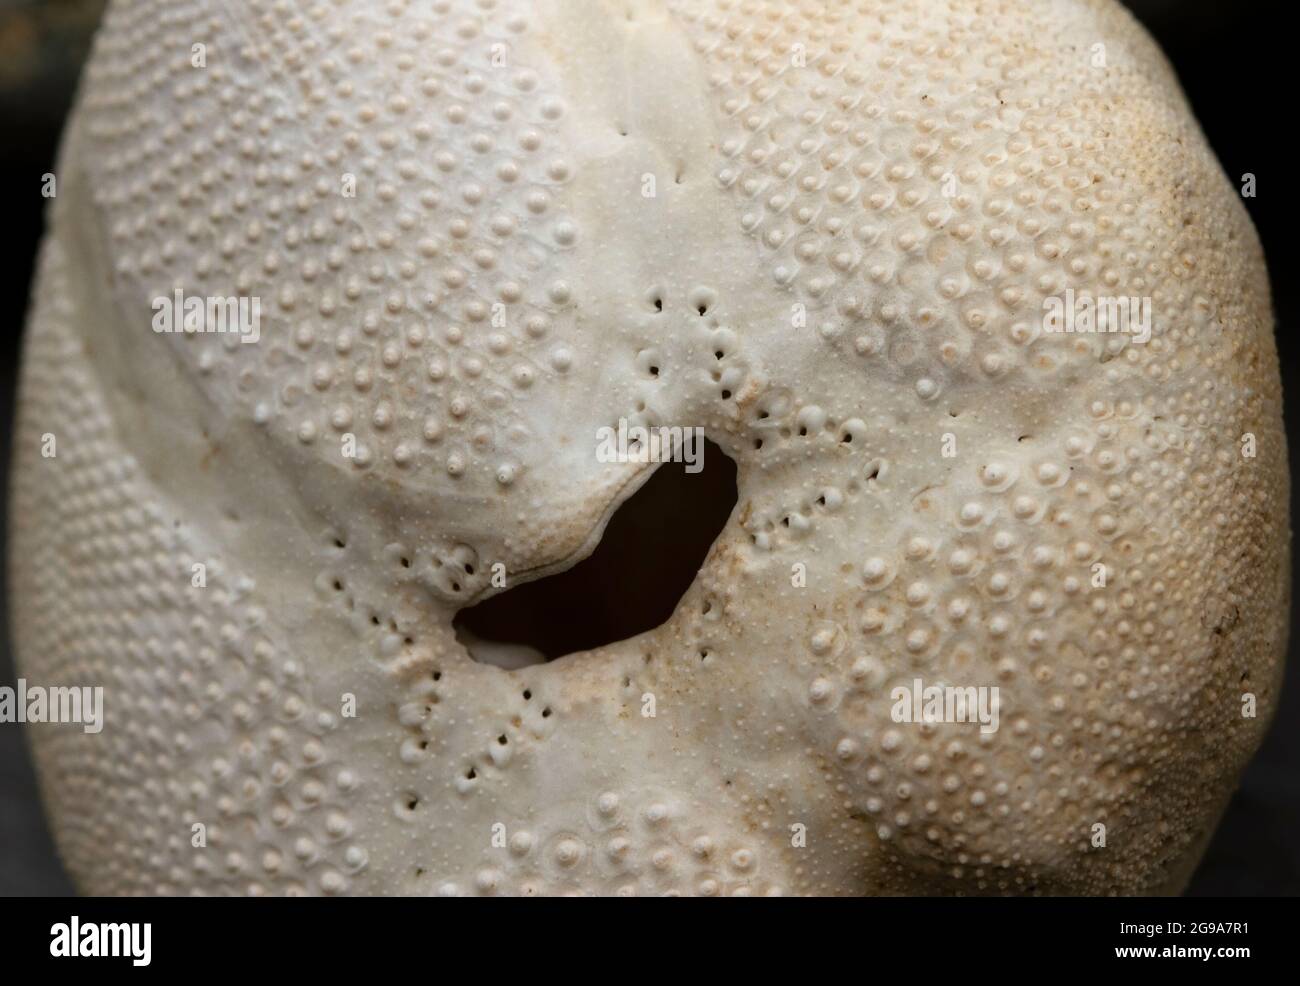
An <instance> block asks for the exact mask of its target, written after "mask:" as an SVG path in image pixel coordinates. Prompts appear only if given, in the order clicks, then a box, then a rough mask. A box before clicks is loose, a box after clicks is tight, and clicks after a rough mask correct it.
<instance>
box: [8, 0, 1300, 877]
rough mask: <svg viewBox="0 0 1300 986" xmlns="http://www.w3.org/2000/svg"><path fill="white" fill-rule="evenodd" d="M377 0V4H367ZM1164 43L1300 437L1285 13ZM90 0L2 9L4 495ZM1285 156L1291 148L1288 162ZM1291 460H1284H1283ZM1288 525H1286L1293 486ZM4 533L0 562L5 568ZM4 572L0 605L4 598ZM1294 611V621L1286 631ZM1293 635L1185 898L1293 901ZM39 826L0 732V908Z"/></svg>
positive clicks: (1164, 20)
mask: <svg viewBox="0 0 1300 986" xmlns="http://www.w3.org/2000/svg"><path fill="white" fill-rule="evenodd" d="M376 2H378V0H376ZM1127 4H1128V6H1129V8H1130V9H1131V10H1133V12H1134V13H1136V14H1137V15H1138V17H1139V18H1140V19H1141V20H1142V21H1143V22H1144V23H1145V24H1146V26H1147V28H1148V30H1150V31H1151V33H1152V34H1153V35H1155V37H1156V40H1157V41H1159V42H1160V44H1161V46H1162V47H1163V48H1164V50H1165V52H1166V54H1167V55H1168V56H1169V59H1170V61H1172V62H1173V64H1174V67H1175V69H1176V70H1177V72H1178V75H1179V78H1180V79H1181V80H1182V83H1183V87H1184V89H1185V90H1186V92H1187V97H1188V99H1189V101H1190V102H1191V104H1192V108H1193V110H1194V111H1195V113H1196V115H1197V117H1198V118H1199V119H1200V121H1201V125H1202V126H1203V127H1204V128H1205V132H1206V134H1207V135H1208V136H1209V139H1210V144H1211V146H1212V147H1213V148H1214V150H1215V152H1216V153H1217V154H1218V156H1219V160H1220V161H1222V162H1223V166H1224V169H1225V170H1226V171H1227V173H1228V174H1229V175H1230V176H1232V178H1233V180H1234V182H1239V181H1240V176H1241V175H1242V174H1244V173H1246V172H1250V173H1253V174H1254V175H1255V176H1256V178H1257V182H1258V189H1257V197H1256V198H1253V199H1245V200H1244V201H1245V203H1246V208H1247V209H1249V211H1250V214H1251V216H1252V217H1253V219H1254V221H1255V225H1256V226H1257V227H1258V229H1259V235H1260V238H1261V239H1262V240H1263V242H1264V252H1265V254H1266V255H1267V257H1268V261H1269V271H1270V273H1271V275H1272V280H1273V294H1274V304H1275V306H1276V312H1277V337H1278V349H1279V351H1280V354H1281V360H1282V378H1283V387H1284V389H1285V392H1286V395H1287V398H1288V403H1287V407H1286V422H1287V431H1288V433H1289V434H1290V435H1291V436H1292V439H1293V441H1294V439H1295V436H1297V435H1300V410H1297V400H1296V395H1297V394H1298V393H1300V377H1298V375H1297V366H1298V364H1300V353H1298V352H1297V350H1298V348H1300V347H1298V346H1297V343H1296V341H1295V340H1293V339H1292V338H1291V332H1290V330H1291V327H1292V326H1293V325H1295V324H1296V285H1295V282H1293V281H1292V280H1291V279H1290V276H1289V274H1288V271H1289V269H1290V267H1291V265H1292V264H1293V263H1294V262H1295V260H1296V249H1295V245H1294V242H1295V241H1294V237H1295V234H1296V228H1297V227H1296V223H1295V215H1294V211H1293V209H1292V208H1291V204H1292V200H1293V198H1292V197H1293V195H1294V192H1293V191H1292V190H1291V188H1290V183H1292V182H1293V181H1294V180H1295V176H1294V172H1293V169H1292V165H1293V160H1294V159H1293V157H1291V155H1290V154H1289V153H1288V155H1287V157H1284V155H1283V149H1282V146H1281V145H1282V140H1283V139H1284V137H1285V138H1286V139H1287V140H1288V143H1290V142H1291V139H1292V134H1290V133H1289V131H1290V129H1291V126H1292V121H1291V119H1290V115H1289V114H1288V113H1287V112H1286V111H1287V104H1288V102H1289V100H1290V99H1292V98H1294V94H1295V92H1296V86H1295V84H1294V81H1293V79H1292V78H1291V74H1290V71H1289V70H1290V69H1291V64H1292V60H1293V58H1294V57H1295V56H1294V54H1293V52H1292V50H1291V48H1292V46H1291V38H1292V37H1293V35H1292V33H1291V30H1290V28H1291V25H1290V24H1289V23H1285V24H1284V23H1282V21H1283V19H1287V18H1288V17H1289V14H1290V8H1291V4H1289V3H1278V2H1276V0H1127ZM97 6H98V0H39V2H26V0H0V188H5V189H9V190H10V191H11V194H10V196H9V198H8V199H7V200H6V201H5V208H4V212H3V214H2V215H0V228H2V229H3V234H2V235H3V238H4V244H5V251H4V254H5V255H4V262H3V264H0V306H3V307H2V309H0V490H3V491H4V492H6V493H7V489H8V480H7V472H8V464H9V440H10V422H11V415H12V413H13V401H14V379H15V376H16V374H17V366H18V351H19V343H20V339H21V334H22V326H23V321H24V316H25V313H26V307H27V299H28V291H29V282H30V280H31V274H32V261H33V257H34V253H35V249H36V244H37V241H38V240H39V238H40V233H41V229H42V223H43V220H42V213H43V206H44V202H45V200H44V199H43V198H41V196H40V195H39V187H40V175H41V174H43V173H44V172H46V171H50V170H52V169H53V165H54V154H55V150H56V147H57V143H58V135H59V130H60V128H61V125H62V119H63V115H64V113H65V112H66V111H67V106H68V104H69V102H70V100H71V97H72V89H73V86H74V84H75V78H76V70H77V66H78V65H79V63H80V59H81V54H82V51H83V49H84V44H85V40H84V30H83V25H84V24H85V23H86V22H87V18H88V17H89V16H92V15H93V13H94V11H95V8H96V7H97ZM1289 151H1290V148H1288V152H1289ZM1296 458H1297V453H1296V451H1295V450H1294V449H1293V451H1292V461H1293V462H1294V461H1295V459H1296ZM1291 513H1292V516H1293V517H1295V516H1297V515H1298V514H1297V510H1296V484H1295V483H1294V482H1293V488H1292V504H1291ZM3 536H4V534H3V531H0V557H3V550H2V548H3ZM3 580H4V574H3V572H0V599H2V598H4V586H3ZM1294 616H1295V612H1294V609H1293V611H1292V623H1293V624H1294V622H1295V621H1294ZM7 618H8V613H7V611H5V610H4V609H0V684H10V685H12V684H13V681H14V673H13V667H12V662H11V660H10V655H9V648H8V628H7ZM1296 636H1297V635H1296V633H1295V632H1294V629H1293V631H1292V640H1291V648H1290V652H1289V654H1288V663H1289V664H1290V665H1291V668H1290V670H1289V674H1288V676H1287V679H1286V683H1285V686H1284V688H1283V690H1282V700H1281V705H1280V707H1279V709H1278V712H1277V717H1276V720H1275V721H1274V723H1273V728H1272V731H1271V733H1270V734H1269V736H1268V739H1267V740H1266V741H1265V743H1264V746H1263V747H1262V748H1261V750H1260V751H1259V754H1258V755H1257V756H1256V758H1255V760H1254V761H1253V762H1252V763H1251V765H1250V766H1249V767H1248V768H1247V770H1246V772H1245V774H1244V776H1243V778H1242V783H1241V787H1240V789H1239V790H1238V791H1237V793H1236V795H1235V797H1234V798H1233V800H1232V804H1231V806H1230V807H1229V809H1228V812H1227V814H1226V815H1225V816H1224V819H1223V822H1222V824H1221V825H1220V826H1219V829H1218V832H1217V833H1216V834H1215V837H1214V841H1213V842H1212V843H1211V845H1210V848H1209V850H1208V852H1207V853H1206V855H1205V859H1204V861H1203V862H1202V864H1201V867H1200V869H1199V870H1198V871H1197V874H1196V876H1195V877H1194V878H1193V880H1192V883H1191V887H1190V888H1189V890H1188V893H1189V894H1190V895H1193V896H1212V895H1225V896H1262V895H1287V896H1291V895H1296V894H1297V893H1298V892H1300V773H1298V772H1297V769H1296V765H1297V763H1300V759H1298V758H1297V754H1298V753H1300V669H1297V668H1296V667H1295V652H1296V650H1297V647H1298V646H1300V641H1297V639H1296ZM72 889H73V888H72V884H71V883H70V882H69V880H68V878H67V876H66V875H65V874H64V872H63V869H62V867H61V866H60V864H59V862H58V858H57V856H56V855H55V852H54V847H53V844H52V843H51V841H50V836H49V833H48V831H47V829H46V827H45V822H44V819H43V817H42V814H41V809H40V804H39V800H38V798H37V793H36V782H35V778H34V776H33V774H32V769H31V765H30V760H29V758H28V751H27V748H26V744H25V739H24V736H23V733H22V730H21V729H16V728H12V727H0V895H47V894H67V893H71V892H72Z"/></svg>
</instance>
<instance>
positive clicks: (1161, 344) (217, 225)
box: [10, 0, 1289, 894]
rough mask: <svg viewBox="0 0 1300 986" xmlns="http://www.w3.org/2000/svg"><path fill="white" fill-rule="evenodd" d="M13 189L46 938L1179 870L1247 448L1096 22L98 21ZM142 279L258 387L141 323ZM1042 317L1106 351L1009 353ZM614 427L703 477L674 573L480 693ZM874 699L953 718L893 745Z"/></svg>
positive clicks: (1190, 162) (27, 604) (1215, 705)
mask: <svg viewBox="0 0 1300 986" xmlns="http://www.w3.org/2000/svg"><path fill="white" fill-rule="evenodd" d="M195 43H203V44H205V45H207V65H206V67H205V68H194V67H192V66H191V64H190V51H191V46H192V45H193V44H195ZM1097 44H1101V45H1104V46H1105V53H1106V59H1105V61H1106V64H1105V66H1104V67H1099V66H1097V65H1095V64H1093V60H1092V57H1091V56H1092V54H1093V53H1094V51H1095V50H1096V49H1095V48H1094V46H1095V45H1097ZM497 46H500V47H497ZM347 174H351V175H355V176H356V179H357V196H356V197H355V198H348V197H344V196H343V195H342V194H341V187H342V182H343V176H344V175H347ZM647 175H649V176H653V178H654V185H655V195H654V196H653V197H646V196H644V195H643V194H642V189H643V188H644V187H645V185H644V179H645V176H647ZM950 179H951V180H950ZM59 183H60V184H59V189H60V192H59V197H58V199H57V201H56V204H55V206H54V209H53V213H52V217H51V218H52V227H51V232H50V235H49V236H48V238H47V241H46V244H45V247H44V251H43V257H42V263H41V272H40V277H39V282H38V287H37V293H36V300H35V304H34V308H33V312H32V316H31V320H30V325H29V331H28V339H27V349H26V358H25V365H24V375H23V383H22V400H21V411H20V426H19V431H18V434H17V436H16V444H15V447H16V455H17V462H16V485H15V494H14V506H13V514H12V517H11V524H12V529H13V544H14V547H13V551H12V555H11V558H10V567H11V572H12V581H13V587H14V588H13V598H12V601H11V607H12V611H13V614H14V621H15V629H16V638H17V647H18V653H19V657H20V659H21V668H22V670H23V671H24V673H25V674H27V675H28V677H30V678H32V679H39V680H41V681H44V682H47V683H51V684H64V683H66V684H82V685H94V684H102V685H104V686H105V688H106V696H105V701H106V725H105V728H104V730H103V732H102V734H100V735H98V736H87V735H85V734H83V733H82V732H81V731H80V730H79V729H77V728H75V727H70V728H68V729H66V730H65V729H63V728H61V727H55V726H46V727H43V728H42V727H34V728H33V729H32V731H31V736H32V741H33V744H34V749H35V752H36V757H37V760H38V764H39V766H40V772H41V780H42V786H43V789H44V793H45V797H46V801H47V804H48V806H49V810H50V814H51V818H52V821H53V824H54V829H55V835H56V838H57V840H58V843H59V845H60V848H61V850H62V852H63V854H64V857H65V859H66V860H67V862H68V865H69V868H70V869H71V871H72V872H73V874H74V875H75V876H76V878H77V879H78V880H79V882H80V883H81V885H82V887H83V888H84V889H85V890H87V891H89V892H92V893H125V892H143V893H155V892H191V891H197V892H207V893H256V892H266V893H342V892H352V893H417V894H418V893H468V894H474V893H503V894H515V893H519V894H549V893H569V892H581V893H638V894H644V893H667V892H674V893H701V894H732V893H788V894H806V893H832V894H866V893H900V892H901V893H1030V892H1039V893H1062V892H1064V893H1111V892H1118V893H1143V892H1162V891H1163V892H1167V891H1173V890H1177V889H1178V888H1179V887H1180V886H1181V885H1182V883H1183V882H1184V881H1185V880H1186V879H1187V877H1188V874H1189V873H1190V871H1191V868H1192V867H1193V866H1194V865H1195V862H1196V859H1197V858H1198V856H1199V853H1200V852H1201V849H1202V848H1203V845H1204V841H1205V839H1206V838H1207V837H1208V834H1209V832H1210V831H1211V830H1212V827H1213V825H1214V823H1215V821H1216V819H1217V817H1218V814H1219V812H1220V811H1221V809H1222V806H1223V804H1224V802H1225V800H1226V797H1227V796H1228V794H1229V792H1230V790H1231V788H1232V786H1233V784H1234V783H1235V779H1236V777H1237V774H1238V772H1239V770H1240V769H1241V767H1242V765H1243V764H1244V763H1245V761H1246V760H1247V758H1248V757H1249V756H1250V755H1251V753H1252V752H1253V751H1254V749H1255V748H1256V746H1257V745H1258V743H1259V740H1260V737H1261V734H1262V730H1263V728H1264V727H1265V726H1266V724H1267V722H1268V719H1269V717H1270V715H1271V713H1272V710H1273V707H1274V702H1275V698H1276V690H1277V683H1278V680H1279V675H1280V673H1281V655H1282V653H1283V649H1284V636H1285V619H1286V613H1287V599H1288V591H1289V588H1288V581H1287V574H1286V573H1287V571H1288V567H1287V555H1288V539H1289V529H1288V523H1287V479H1286V449H1285V445H1284V441H1283V435H1282V430H1281V415H1280V389H1279V383H1278V375H1277V365H1276V363H1277V361H1276V354H1275V350H1274V345H1273V340H1272V318H1271V313H1270V309H1269V301H1268V285H1267V283H1266V278H1265V274H1264V266H1263V263H1262V258H1261V256H1260V251H1259V247H1258V243H1257V241H1256V237H1255V234H1254V231H1253V230H1252V228H1251V226H1250V223H1249V221H1248V219H1247V217H1246V214H1245V212H1244V210H1243V209H1242V207H1241V204H1240V203H1239V202H1238V201H1237V200H1236V196H1235V194H1234V189H1233V187H1232V186H1231V184H1230V183H1229V182H1228V181H1227V180H1226V178H1225V177H1224V175H1223V174H1222V173H1221V171H1220V170H1219V168H1218V166H1217V164H1216V162H1215V161H1214V159H1213V157H1212V155H1211V154H1210V152H1209V150H1208V148H1207V147H1206V145H1205V141H1204V139H1203V137H1202V135H1201V134H1200V132H1199V130H1198V129H1197V127H1196V125H1195V123H1194V121H1193V120H1192V118H1191V116H1190V114H1189V112H1188V109H1187V107H1186V105H1185V103H1184V100H1183V98H1182V96H1181V94H1180V93H1179V92H1178V90H1177V87H1176V84H1175V82H1174V80H1173V78H1172V76H1171V73H1170V72H1169V71H1168V68H1167V66H1166V65H1165V63H1164V61H1163V60H1162V58H1161V57H1160V55H1159V53H1158V52H1157V51H1156V50H1155V49H1154V47H1153V46H1152V45H1151V44H1150V42H1149V41H1148V39H1147V38H1146V37H1145V36H1144V35H1143V33H1142V32H1141V31H1140V29H1139V28H1138V27H1137V26H1136V24H1135V23H1134V22H1133V21H1132V19H1131V18H1130V17H1129V16H1128V15H1126V14H1125V13H1123V12H1122V11H1121V10H1120V8H1119V7H1118V6H1117V5H1115V4H1113V3H1109V2H1096V3H1084V2H1073V0H1055V2H1050V3H1044V2H1029V0H1024V2H1014V0H1003V2H985V3H975V2H974V0H951V2H938V0H934V2H918V0H912V2H879V3H871V4H850V3H824V4H811V3H807V4H796V3H786V2H777V0H771V2H752V3H748V2H745V3H742V2H722V0H713V2H706V3H695V2H690V3H688V2H685V0H683V2H680V3H679V2H667V3H661V2H650V0H646V2H636V3H613V2H576V0H574V2H560V0H544V2H541V3H523V2H515V0H497V2H480V3H468V2H464V3H462V2H459V0H440V2H436V3H430V4H415V3H402V2H396V3H384V4H379V3H371V2H361V0H337V2H331V3H323V4H316V5H307V6H304V7H303V8H302V9H301V10H298V11H295V12H292V13H287V12H286V10H285V8H284V7H283V5H280V4H272V3H265V2H236V3H230V4H227V3H220V4H219V3H210V2H205V0H196V2H194V3H189V4H185V5H178V4H173V3H162V2H158V0H136V2H127V0H122V2H118V3H115V4H113V5H112V7H111V9H110V12H109V14H108V17H107V20H106V22H105V25H104V28H103V30H102V32H101V34H100V37H99V40H98V42H97V46H96V50H95V54H94V56H93V58H92V60H91V63H90V65H89V68H88V70H87V74H86V78H85V82H84V85H83V89H82V95H81V98H80V101H79V105H78V108H77V110H76V112H75V113H74V116H73V119H72V122H71V123H70V125H69V130H68V134H67V138H66V143H65V147H64V151H63V156H62V161H61V165H60V168H59ZM945 191H948V192H950V194H945ZM177 287H180V288H183V289H184V290H185V291H186V292H187V293H188V294H192V295H214V296H222V297H225V296H232V295H246V296H258V297H261V298H262V299H263V323H262V326H261V339H260V341H259V342H258V343H256V344H253V345H241V344H239V343H237V342H233V341H232V340H229V339H223V338H218V337H214V336H188V337H187V336H163V335H157V334H155V333H153V332H152V331H151V330H150V315H151V312H150V304H151V300H152V299H153V298H154V297H157V296H160V295H161V296H168V295H170V293H171V292H172V290H173V289H174V288H177ZM1067 288H1070V289H1074V290H1075V291H1077V292H1080V293H1082V292H1091V293H1093V294H1098V295H1100V294H1112V295H1124V296H1141V297H1149V298H1150V299H1151V300H1152V307H1153V312H1154V318H1153V323H1154V324H1153V331H1152V338H1151V339H1150V341H1149V342H1147V343H1145V344H1136V343H1133V342H1132V341H1131V340H1129V339H1127V338H1124V337H1121V336H1115V335H1111V336H1096V335H1092V336H1065V335H1052V334H1048V333H1046V332H1045V331H1044V329H1043V322H1042V313H1043V301H1044V299H1045V298H1049V297H1054V296H1058V295H1060V294H1062V293H1063V292H1064V291H1065V290H1066V289H1067ZM656 299H658V301H659V302H660V304H659V306H656V305H655V304H654V302H655V300H656ZM494 305H500V306H502V307H500V308H497V309H494V307H493V306H494ZM701 310H702V311H701ZM494 315H498V316H503V317H501V318H497V319H496V321H495V322H494ZM651 367H653V368H654V369H655V371H657V372H651ZM620 417H626V418H629V419H631V420H633V421H641V422H644V423H651V424H656V423H663V424H670V425H691V426H693V425H699V426H702V427H704V428H705V429H706V431H707V433H708V435H709V436H710V437H711V438H712V439H713V440H714V441H716V442H717V443H718V444H719V445H720V446H721V447H722V448H723V449H724V450H725V451H726V452H727V453H728V454H729V455H730V456H731V457H732V458H734V460H735V461H736V463H737V465H738V468H739V476H738V483H739V494H740V500H739V504H738V505H737V508H736V510H735V511H734V512H733V515H732V519H731V521H730V523H729V524H728V526H727V527H726V528H725V529H724V531H723V533H722V534H721V536H720V537H719V539H718V541H717V543H716V544H715V545H714V547H713V550H712V551H711V552H710V554H709V557H708V559H707V560H706V562H705V564H704V567H703V569H702V571H701V572H700V574H699V576H698V578H697V580H696V582H695V584H694V585H693V586H692V587H691V588H690V590H689V591H688V592H687V594H686V596H685V598H684V599H683V600H682V602H681V604H680V606H679V607H678V609H677V611H676V612H675V613H674V615H673V617H672V619H671V620H670V621H669V622H668V623H667V624H665V625H663V626H661V627H659V628H658V629H655V630H653V631H650V632H648V633H646V634H643V635H641V636H640V637H637V638H635V639H632V640H628V641H623V642H620V643H616V644H613V645H611V646H609V647H605V648H602V649H600V650H597V651H593V652H589V653H584V654H578V655H571V656H568V657H565V658H562V659H561V660H559V661H557V662H554V663H552V664H548V665H541V666H534V667H529V668H526V669H523V670H520V671H515V672H509V673H507V672H504V671H502V670H501V669H499V668H495V667H491V666H488V665H484V664H479V663H476V662H474V661H473V660H472V659H471V658H470V657H469V655H468V654H467V653H466V651H465V649H464V648H463V647H462V646H461V645H460V644H459V643H458V642H457V641H456V638H455V636H454V634H453V633H452V630H451V619H452V617H453V615H454V614H455V613H456V611H457V610H458V609H459V608H460V607H462V606H463V605H464V604H465V603H466V602H467V601H468V600H471V599H476V598H481V597H483V596H485V595H488V594H490V593H491V592H493V591H494V589H493V587H492V586H491V584H490V581H489V578H490V570H491V566H492V564H493V563H495V562H500V563H502V564H504V565H505V567H506V570H507V571H508V572H509V573H510V578H511V579H513V580H516V581H517V580H518V579H520V578H522V577H535V576H538V575H540V574H543V573H546V572H551V571H554V570H557V569H558V568H562V567H564V566H566V565H568V564H570V563H571V562H572V561H574V560H576V559H577V558H579V557H581V556H582V555H584V554H586V553H587V552H589V551H590V550H591V549H592V548H593V547H594V545H595V544H596V542H597V540H598V537H599V533H600V530H601V528H602V525H603V523H604V522H605V520H607V519H608V517H609V516H610V514H611V513H612V511H613V510H614V509H615V508H616V507H617V506H618V504H619V503H620V502H621V500H622V499H623V498H624V497H626V496H628V495H630V493H631V491H632V490H633V489H634V488H635V487H636V486H637V485H639V483H640V481H641V480H642V479H643V477H644V475H645V474H646V472H645V470H644V468H643V467H642V466H639V465H637V464H624V465H609V464H605V463H601V462H598V461H597V459H596V456H595V446H596V434H597V429H599V428H600V427H602V426H605V425H613V424H615V423H616V422H617V420H618V419H619V418H620ZM46 433H52V434H54V435H56V436H57V438H58V455H57V457H55V458H52V459H47V458H43V457H41V455H40V447H41V437H42V436H43V435H44V434H46ZM1246 433H1250V434H1252V435H1253V436H1254V437H1255V440H1256V441H1257V446H1258V447H1257V454H1256V455H1255V457H1253V458H1244V457H1243V456H1242V454H1241V439H1242V436H1243V435H1244V434H1246ZM345 434H351V435H354V436H355V438H356V439H357V442H358V445H359V446H360V447H362V448H363V449H364V450H365V455H364V456H363V457H361V458H359V459H347V458H345V457H344V456H343V455H342V454H341V443H342V438H343V436H344V435H345ZM945 436H951V439H952V441H953V442H955V454H954V455H952V456H951V457H948V456H945V455H943V454H942V452H941V449H942V448H943V445H944V443H945ZM760 446H761V447H760ZM196 561H198V562H203V563H204V564H206V565H207V567H208V584H207V587H206V588H192V587H191V584H190V572H191V568H190V566H191V564H192V563H193V562H196ZM795 565H803V566H804V567H805V569H806V575H807V580H806V581H807V584H806V586H805V587H802V588H795V587H793V585H792V581H791V571H792V566H795ZM1095 565H1103V566H1105V569H1106V572H1107V582H1106V585H1105V587H1104V588H1101V587H1094V586H1093V585H1092V582H1091V576H1092V573H1093V572H1094V566H1095ZM631 567H632V568H633V570H634V566H631ZM1211 612H1212V613H1220V614H1223V618H1222V619H1214V620H1210V621H1206V620H1204V619H1202V616H1203V615H1204V614H1206V613H1211ZM1228 614H1235V618H1229V615H1228ZM918 677H919V678H922V679H924V680H926V681H927V682H935V683H947V684H953V685H962V686H964V685H972V686H992V685H996V686H997V687H998V688H999V689H1000V694H1001V726H1000V728H999V729H998V731H997V732H996V733H991V734H988V735H981V734H980V732H979V731H978V729H977V728H973V727H972V726H971V725H970V724H964V723H945V724H930V725H924V726H915V725H909V724H905V723H895V722H894V721H892V720H891V718H890V708H891V704H892V703H891V699H890V692H891V690H892V688H894V687H895V686H899V685H907V684H909V683H910V682H911V681H912V680H913V679H915V678H918ZM1244 692H1251V693H1253V694H1255V695H1256V696H1257V698H1258V702H1259V714H1258V716H1257V717H1256V718H1243V717H1242V715H1241V698H1242V694H1243V693H1244ZM345 694H346V695H351V696H355V699H356V706H357V711H358V715H357V716H356V717H355V718H352V717H348V716H346V715H344V714H343V712H342V702H343V696H344V695H345ZM646 695H652V696H653V697H654V699H655V705H656V716H655V717H654V718H646V717H644V716H643V715H642V714H641V710H642V707H643V701H644V696H646ZM195 824H202V825H204V826H206V833H207V845H206V847H203V848H195V847H194V846H193V845H192V841H191V837H192V831H193V826H194V825H195ZM1098 824H1102V825H1105V826H1106V831H1107V836H1106V846H1105V848H1097V847H1094V846H1093V844H1092V841H1091V839H1092V834H1093V826H1095V825H1098ZM792 826H803V827H805V828H806V845H803V846H795V845H792ZM501 838H504V840H505V842H504V845H501V844H499V842H500V839H501Z"/></svg>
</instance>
